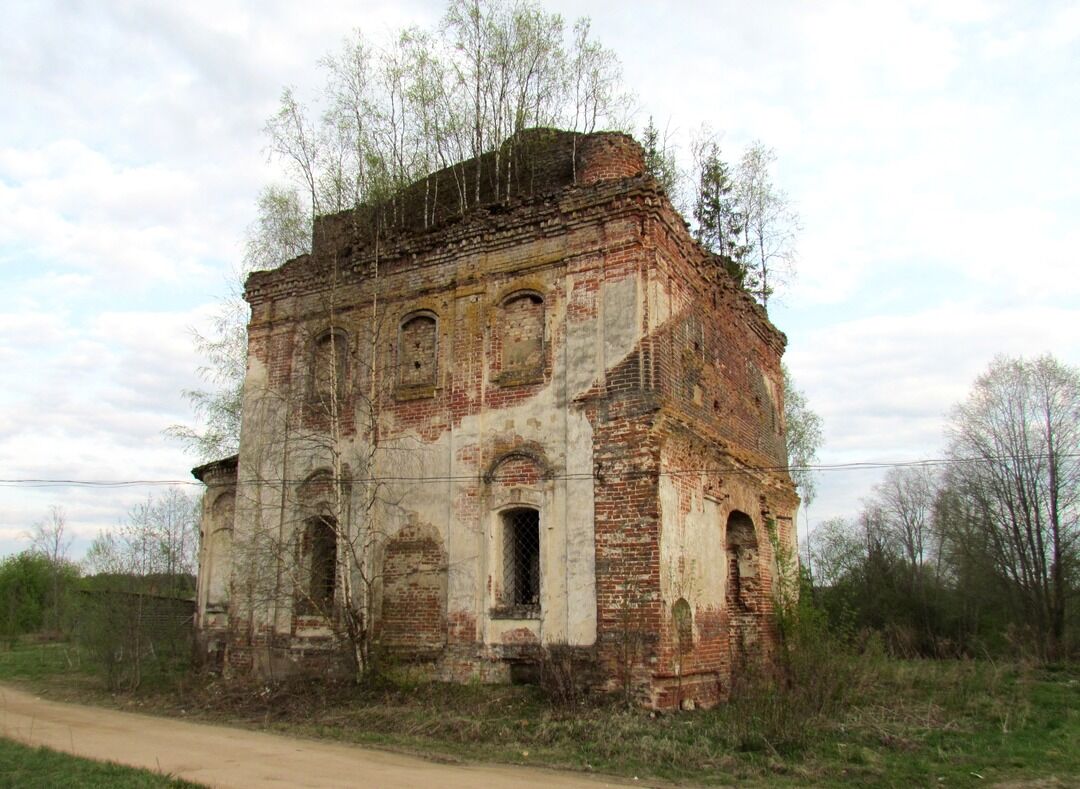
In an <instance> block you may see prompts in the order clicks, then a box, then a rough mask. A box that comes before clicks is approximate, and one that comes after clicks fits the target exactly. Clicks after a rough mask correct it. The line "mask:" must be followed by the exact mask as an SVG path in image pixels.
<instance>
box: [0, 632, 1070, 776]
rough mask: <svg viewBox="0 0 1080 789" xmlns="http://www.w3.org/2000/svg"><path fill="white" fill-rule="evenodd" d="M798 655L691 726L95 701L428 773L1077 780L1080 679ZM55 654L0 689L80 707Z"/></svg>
mask: <svg viewBox="0 0 1080 789" xmlns="http://www.w3.org/2000/svg"><path fill="white" fill-rule="evenodd" d="M795 644H797V645H798V648H797V649H792V650H791V652H790V653H789V661H790V662H789V663H788V665H787V667H786V669H785V671H782V672H766V671H764V670H758V671H754V672H747V673H746V674H745V675H744V676H743V677H741V678H740V681H739V682H738V683H736V687H735V689H734V693H733V696H732V699H731V702H730V703H728V704H725V705H721V706H718V707H716V708H714V709H711V710H696V711H693V712H680V713H665V714H660V713H653V712H649V711H648V710H643V709H638V708H628V707H627V706H626V705H625V704H624V703H623V701H622V698H621V695H620V694H616V697H615V698H603V697H596V696H588V697H579V698H577V700H576V701H574V702H572V703H570V704H555V703H553V702H552V701H551V700H549V698H548V696H546V695H545V692H544V690H543V689H541V688H538V687H532V686H489V685H454V684H443V683H438V682H431V681H428V680H425V679H423V678H422V676H421V675H420V674H419V673H417V672H416V671H413V670H411V669H410V668H409V667H408V666H399V667H394V668H393V669H392V670H388V671H384V672H383V673H382V675H381V676H380V677H379V678H378V679H376V680H373V681H371V682H368V683H365V684H362V685H356V684H355V683H353V682H351V681H349V680H348V679H334V678H332V677H316V678H301V677H293V678H289V679H284V680H279V681H276V682H270V683H267V682H260V681H256V680H253V679H252V680H242V679H239V678H232V679H229V680H222V679H220V678H208V677H195V678H189V679H188V680H187V683H186V685H183V686H180V685H178V684H176V683H174V684H173V686H172V688H173V690H172V691H170V692H163V691H158V692H156V693H155V694H154V695H148V694H147V693H146V692H145V690H144V691H140V693H139V694H135V695H129V696H121V697H113V696H111V695H109V694H106V693H104V692H103V691H102V690H99V691H98V694H99V696H98V698H99V700H104V701H106V702H109V703H121V704H123V705H124V706H132V707H136V708H137V709H140V710H142V711H157V712H162V713H165V714H170V715H177V716H179V715H181V714H183V715H184V716H185V717H189V718H191V717H195V718H201V719H203V720H213V721H216V722H227V723H234V724H238V725H244V726H251V727H256V728H263V729H270V730H274V731H280V732H283V733H292V734H302V735H305V736H316V737H323V738H328V739H333V740H339V741H346V742H356V743H364V744H377V745H382V746H390V747H394V748H401V749H405V750H408V751H413V752H419V753H422V754H424V755H427V756H433V755H435V756H441V757H442V758H450V759H467V760H483V761H500V762H508V763H523V764H547V765H554V766H562V767H571V768H575V769H582V770H595V771H601V772H612V773H617V774H622V775H637V776H639V777H645V776H651V777H661V778H668V779H673V780H681V781H690V782H692V783H697V784H701V783H721V784H723V783H727V784H730V783H737V784H739V785H751V784H754V783H768V784H770V785H776V784H779V785H784V784H787V785H815V786H821V785H832V784H840V783H848V784H850V783H854V784H857V785H864V786H872V785H920V786H926V785H942V784H945V785H961V786H974V785H977V784H983V785H987V784H990V783H993V782H994V781H1008V780H1016V779H1032V778H1048V777H1051V776H1056V777H1057V779H1058V780H1060V781H1064V782H1065V783H1066V784H1067V783H1069V782H1075V781H1077V780H1078V779H1080V753H1077V751H1076V749H1075V747H1074V744H1075V742H1077V741H1080V666H1077V665H1075V664H1062V665H1058V666H1050V667H1042V666H1038V665H1035V664H1028V663H994V662H991V661H986V660H984V661H972V660H966V661H958V660H953V661H936V660H911V661H899V660H895V659H893V658H890V657H887V656H886V655H885V652H884V649H883V647H882V646H881V644H880V641H879V640H878V639H876V638H866V637H863V636H858V635H857V636H854V637H852V638H851V639H850V641H849V642H848V643H847V645H846V646H845V645H844V644H840V645H837V644H836V643H835V642H831V643H830V642H816V641H815V640H814V638H813V634H812V633H807V634H804V635H800V636H798V638H797V640H796V641H795ZM63 649H64V648H63V647H61V646H59V645H19V646H18V647H16V649H15V650H14V651H13V652H0V677H2V678H10V677H13V676H17V677H21V678H22V680H23V681H25V682H32V683H36V685H37V686H38V687H42V686H43V683H44V682H46V681H48V676H49V675H48V672H50V671H53V672H56V673H55V675H54V679H53V681H52V682H51V684H49V685H48V687H49V688H50V695H52V696H54V697H55V696H56V695H58V692H57V689H58V688H59V687H60V682H59V681H58V678H61V677H62V678H63V680H62V681H63V683H64V686H66V685H67V684H68V683H70V682H71V681H72V680H78V681H80V682H81V683H82V684H81V687H83V688H84V689H85V688H86V687H88V686H89V685H90V683H91V682H92V681H95V680H93V678H92V677H91V678H90V679H82V680H79V677H80V676H81V675H79V674H72V673H71V672H73V671H75V669H73V668H71V663H70V661H68V660H67V659H66V658H65V657H64V653H63ZM42 650H44V651H42ZM84 668H85V664H84ZM96 681H97V682H98V685H97V687H98V688H101V687H102V686H101V684H100V680H96ZM80 698H81V699H82V700H85V698H86V697H85V695H82V696H80ZM975 775H979V776H982V779H979V778H976V777H975ZM939 779H942V780H939Z"/></svg>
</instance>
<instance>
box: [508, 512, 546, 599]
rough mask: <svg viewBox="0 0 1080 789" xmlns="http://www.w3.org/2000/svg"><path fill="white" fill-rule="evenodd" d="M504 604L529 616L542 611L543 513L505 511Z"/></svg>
mask: <svg viewBox="0 0 1080 789" xmlns="http://www.w3.org/2000/svg"><path fill="white" fill-rule="evenodd" d="M502 526H503V600H502V602H503V605H504V606H506V607H508V608H513V609H520V613H521V614H522V615H525V616H530V615H531V616H535V615H537V614H539V613H540V513H539V512H537V511H536V510H534V509H527V508H521V509H513V510H508V511H507V512H504V513H503V516H502Z"/></svg>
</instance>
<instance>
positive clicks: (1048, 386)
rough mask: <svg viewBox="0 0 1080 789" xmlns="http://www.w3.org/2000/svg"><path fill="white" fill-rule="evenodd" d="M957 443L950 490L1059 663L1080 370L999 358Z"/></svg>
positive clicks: (960, 426) (1072, 553)
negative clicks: (969, 506)
mask: <svg viewBox="0 0 1080 789" xmlns="http://www.w3.org/2000/svg"><path fill="white" fill-rule="evenodd" d="M949 438H950V444H949V455H950V457H951V458H952V459H953V460H954V461H955V462H954V464H953V465H952V467H951V468H950V472H949V484H950V487H951V488H952V489H954V490H956V491H958V492H959V493H960V494H961V495H963V496H964V497H966V498H967V499H969V500H970V501H971V502H972V503H973V504H974V507H975V515H976V517H975V518H974V520H973V521H972V522H973V523H975V524H977V525H978V526H979V527H980V528H981V530H982V531H983V534H984V536H985V540H986V542H985V544H986V548H987V550H988V551H989V557H988V558H989V559H990V560H991V561H992V563H993V564H994V566H995V567H996V569H997V572H998V573H999V574H1000V575H1001V577H1002V578H1004V579H1006V580H1007V583H1008V584H1009V586H1010V587H1011V589H1012V590H1013V592H1014V594H1015V599H1016V600H1017V601H1018V603H1019V605H1020V607H1021V610H1022V612H1023V615H1024V616H1025V618H1026V619H1027V621H1028V622H1029V623H1030V625H1031V626H1032V627H1033V628H1034V629H1035V631H1036V633H1037V635H1038V636H1039V639H1040V641H1041V646H1042V648H1043V650H1044V653H1045V655H1046V656H1047V657H1049V658H1054V657H1056V656H1057V654H1058V652H1059V648H1060V646H1061V644H1062V641H1063V639H1064V637H1065V626H1066V621H1067V618H1066V604H1067V600H1068V599H1069V596H1070V592H1071V590H1070V589H1069V588H1068V587H1069V579H1070V576H1071V574H1072V573H1071V569H1072V568H1074V567H1075V566H1076V562H1077V559H1078V556H1077V550H1078V539H1080V526H1078V521H1080V371H1078V370H1077V369H1076V368H1074V367H1070V366H1068V365H1064V364H1062V363H1061V362H1059V361H1057V360H1056V359H1054V358H1053V357H1051V356H1043V357H1040V358H1037V359H1033V360H1027V359H1023V358H1007V357H998V358H997V359H995V360H994V361H993V363H991V365H990V368H989V369H988V370H987V372H986V373H984V374H983V375H982V376H980V377H979V378H978V379H977V380H976V382H975V386H974V388H973V389H972V392H971V394H970V395H969V397H968V399H967V400H966V401H965V402H964V403H962V404H960V405H959V406H957V408H956V409H955V411H954V412H953V416H952V424H951V426H950V429H949Z"/></svg>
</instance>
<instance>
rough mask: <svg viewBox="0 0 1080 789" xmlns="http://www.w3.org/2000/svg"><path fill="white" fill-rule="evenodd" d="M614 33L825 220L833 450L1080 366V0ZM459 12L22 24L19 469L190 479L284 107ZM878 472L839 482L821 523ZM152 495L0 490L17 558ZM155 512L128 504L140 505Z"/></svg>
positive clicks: (912, 8)
mask: <svg viewBox="0 0 1080 789" xmlns="http://www.w3.org/2000/svg"><path fill="white" fill-rule="evenodd" d="M545 4H546V5H547V6H548V7H549V8H552V9H554V10H559V11H561V12H562V13H563V14H564V16H566V17H567V18H568V19H569V18H574V17H576V16H578V15H581V14H587V15H590V16H591V17H592V18H593V23H594V24H593V29H594V31H595V33H596V34H597V36H598V38H599V39H600V40H601V41H603V42H604V43H605V44H607V45H608V46H611V47H614V48H615V49H617V51H618V52H619V54H620V56H621V57H622V59H623V61H624V63H625V66H626V72H627V75H628V78H629V81H630V83H631V85H632V87H634V88H635V89H636V90H637V92H638V94H639V96H640V99H641V107H642V113H641V117H640V118H639V121H640V122H641V123H642V124H643V123H644V121H645V118H646V116H647V115H649V114H652V115H654V116H655V117H656V120H657V123H658V124H659V125H660V126H661V127H664V126H665V125H667V124H668V122H669V120H670V122H671V126H672V128H673V130H674V131H676V133H677V136H678V137H679V138H680V140H681V141H683V143H684V146H685V138H686V137H687V136H688V134H689V133H690V132H691V130H693V129H695V128H697V126H698V124H699V123H700V122H702V121H709V122H711V123H712V125H713V126H714V128H716V129H717V130H719V131H723V132H725V137H724V144H725V151H726V153H727V154H728V155H729V156H730V157H732V158H734V157H736V156H737V154H738V152H739V150H740V149H741V147H742V146H744V145H746V144H747V143H748V142H749V141H751V140H753V139H755V138H761V139H763V140H764V141H765V142H766V143H768V144H770V145H772V146H775V147H776V148H777V151H778V154H779V162H778V171H777V180H778V182H779V183H780V184H781V185H783V186H784V187H785V188H786V189H787V190H788V192H789V193H790V194H791V195H792V197H793V198H794V199H795V200H796V202H797V204H798V208H799V210H800V212H801V214H802V217H803V224H804V227H805V230H804V233H803V236H802V239H801V242H800V262H799V268H800V270H801V275H800V277H799V279H798V280H797V281H796V283H795V285H794V287H793V289H792V290H791V291H790V292H789V294H788V297H787V303H786V305H784V306H783V307H782V308H781V307H778V308H777V309H775V310H774V311H773V312H774V315H775V316H776V319H777V321H778V323H779V324H780V327H781V328H782V329H785V330H787V331H788V332H789V335H790V338H791V350H790V354H789V363H790V364H791V366H792V368H793V370H794V372H795V375H796V379H797V380H798V381H799V382H800V384H801V385H802V386H803V387H804V388H805V389H806V390H807V391H808V394H809V395H810V398H811V403H812V404H813V405H814V407H815V408H817V409H818V410H819V411H821V412H822V413H823V415H824V416H825V417H826V428H827V431H828V432H827V435H828V439H829V443H828V445H827V447H826V453H827V454H826V456H827V458H830V459H834V460H841V459H842V460H852V459H856V460H865V459H894V458H896V457H898V456H901V457H919V456H926V455H928V454H933V453H934V452H935V451H937V450H938V449H939V448H940V446H941V427H942V425H943V423H944V414H945V412H946V411H947V409H948V408H949V406H950V405H951V404H952V403H954V402H955V401H956V400H958V399H959V398H960V397H962V396H963V395H964V394H965V393H966V391H967V389H968V386H969V385H970V382H971V380H972V378H973V377H974V375H976V374H977V373H978V372H980V371H981V370H982V369H983V368H984V367H985V365H986V363H987V362H988V361H989V360H990V358H991V357H992V356H993V355H994V353H997V352H1001V351H1003V352H1010V353H1018V352H1026V353H1031V352H1040V351H1044V350H1050V351H1052V352H1055V353H1057V354H1058V355H1059V356H1060V357H1061V358H1063V359H1064V360H1065V361H1069V362H1072V363H1076V362H1077V361H1078V360H1080V340H1078V338H1077V334H1076V332H1077V329H1076V328H1074V327H1076V326H1077V325H1080V320H1078V318H1080V315H1078V314H1077V310H1076V309H1075V308H1074V307H1073V305H1074V304H1075V303H1076V302H1077V300H1078V297H1080V279H1078V278H1077V277H1075V275H1074V269H1075V262H1076V253H1075V250H1076V249H1080V228H1078V227H1077V225H1076V222H1075V217H1076V216H1077V215H1078V213H1080V147H1077V146H1076V145H1075V140H1076V139H1077V138H1080V114H1078V112H1077V107H1080V72H1078V71H1077V66H1076V64H1077V63H1078V62H1080V58H1078V57H1077V54H1078V53H1077V49H1076V47H1077V41H1078V40H1080V11H1078V9H1077V7H1076V4H1075V3H1068V2H1061V3H1039V4H1022V3H1019V2H981V1H980V0H957V1H956V2H949V3H939V2H932V0H916V1H914V2H873V3H853V2H825V3H814V4H801V5H800V4H784V3H762V4H757V5H754V6H747V4H745V3H739V2H735V0H727V1H726V2H708V3H704V2H699V3H695V2H685V3H678V4H631V5H629V6H628V5H627V4H626V3H625V2H619V3H616V2H612V0H580V2H573V3H571V2H569V0H549V1H548V2H547V3H545ZM444 8H445V4H444V3H443V2H442V1H441V0H413V1H411V2H400V3H394V4H381V5H378V4H377V5H376V6H373V7H365V8H363V9H362V13H361V11H358V9H357V7H356V6H355V4H353V3H348V2H346V1H345V0H332V1H329V0H328V1H325V2H314V3H309V4H296V3H293V2H286V0H269V1H268V2H266V3H261V4H259V5H258V6H256V5H253V4H251V3H250V2H245V1H244V0H219V1H218V2H208V1H207V2H192V3H181V4H175V3H174V4H161V3H150V2H134V3H121V4H115V3H114V4H109V3H98V4H81V5H80V4H75V5H72V4H70V3H64V2H59V1H55V2H51V1H50V0H15V2H14V3H9V4H8V6H5V23H6V24H5V25H4V26H3V27H0V52H3V53H4V56H3V57H2V58H0V84H3V85H4V86H5V91H6V92H7V95H6V98H7V101H6V103H5V117H4V124H3V125H2V126H0V213H2V214H3V216H4V221H3V222H0V277H2V278H3V281H2V284H3V286H4V290H3V297H2V300H0V369H4V370H5V371H6V374H5V376H4V378H3V385H2V386H0V436H2V437H3V440H2V441H0V467H4V468H5V469H11V473H12V474H16V473H18V474H22V475H35V476H60V475H63V476H84V477H89V478H98V477H101V476H109V477H113V478H115V477H126V476H140V477H163V478H172V477H174V476H176V475H177V474H181V475H183V474H184V473H186V468H187V466H188V465H189V462H188V460H187V459H186V458H184V456H183V455H182V454H181V453H180V452H179V450H178V449H177V448H175V447H173V446H170V445H169V444H168V443H167V442H165V441H164V439H162V438H161V435H160V430H161V428H162V427H164V426H165V425H167V424H169V423H170V422H175V421H181V420H183V419H184V418H185V417H186V407H185V405H184V404H183V402H182V401H181V400H180V398H179V391H180V389H182V388H183V387H185V386H191V385H192V384H194V383H195V380H194V376H193V370H194V368H195V367H196V365H197V364H198V361H197V360H196V359H195V357H194V355H193V352H192V350H191V347H190V343H189V338H188V335H187V333H186V330H185V329H186V327H187V326H188V325H189V324H190V323H195V322H200V321H201V320H203V317H204V316H205V308H204V307H202V306H201V305H203V304H204V303H206V302H208V301H210V300H212V299H213V298H214V296H215V294H218V293H221V292H222V291H223V290H224V284H223V273H224V271H225V270H226V269H227V268H228V266H229V265H230V264H231V263H234V262H235V261H236V260H237V258H238V256H239V255H238V253H239V249H240V243H239V242H240V239H241V237H242V233H243V231H244V228H245V226H246V224H247V223H248V222H249V221H250V219H251V217H252V215H253V204H254V199H255V196H256V193H257V191H258V189H259V187H260V185H261V184H262V183H263V182H265V181H266V180H267V177H268V174H269V173H271V172H272V168H271V167H268V166H267V164H266V162H265V156H264V154H263V151H262V149H263V145H264V141H263V140H262V138H261V127H262V125H263V122H264V119H265V118H266V116H267V115H268V114H269V113H270V112H272V110H273V109H274V106H275V104H276V101H277V98H278V95H279V92H280V89H281V87H282V86H283V85H285V84H291V85H295V86H296V87H297V88H298V91H299V93H300V95H311V94H312V93H313V92H314V90H315V89H316V88H317V86H318V85H319V84H320V82H321V79H322V75H321V73H320V72H319V70H318V68H317V67H316V65H315V64H316V60H317V59H318V58H319V57H320V56H321V55H323V54H324V53H326V52H327V51H328V50H330V49H332V48H335V47H337V46H338V45H339V43H340V41H341V39H342V37H343V36H344V35H346V34H347V33H348V31H349V30H350V28H352V27H353V26H355V25H361V26H362V27H363V28H364V29H365V32H367V33H368V34H369V35H371V36H372V37H375V38H377V37H379V36H380V35H383V34H384V33H386V32H388V31H390V30H391V29H393V28H396V27H399V26H401V25H404V24H411V23H418V24H422V25H431V24H433V23H434V22H436V21H437V20H438V19H439V18H440V17H441V15H442V13H443V11H444ZM872 481H873V479H872V478H870V477H868V476H867V475H866V474H865V473H863V474H861V475H860V474H853V475H833V476H831V477H829V479H828V480H823V485H822V494H821V496H820V501H819V502H818V504H816V505H815V518H816V517H818V515H819V514H820V515H821V516H825V515H826V513H827V512H832V513H833V514H843V512H844V508H845V507H847V508H849V509H850V508H851V507H854V506H857V500H858V497H859V496H861V495H864V494H865V493H866V492H867V491H868V490H869V485H870V484H871V483H872ZM144 493H145V491H137V492H130V491H129V492H117V491H112V492H108V493H102V492H101V491H93V490H91V491H87V490H82V489H74V490H63V491H59V490H35V491H20V490H12V489H4V490H0V553H3V552H4V551H5V550H6V549H7V545H8V544H10V543H9V542H5V541H10V540H11V539H13V536H12V530H13V529H14V530H21V529H23V528H25V527H26V525H27V524H28V523H29V522H31V521H32V520H33V519H35V518H37V517H40V515H41V514H42V513H43V512H44V511H45V510H46V509H47V507H48V505H49V504H51V503H56V502H57V500H60V501H63V502H67V503H68V505H69V516H70V517H71V518H72V519H73V521H74V522H75V523H78V524H80V528H81V529H83V531H84V532H85V533H90V532H92V531H93V530H94V529H96V528H98V527H101V526H106V525H108V524H110V523H112V522H115V520H116V519H117V518H118V517H120V516H121V515H122V513H123V511H124V510H125V509H126V507H127V506H130V504H131V503H133V501H134V500H137V499H138V498H139V497H141V496H142V495H143V494H144ZM132 497H134V499H132Z"/></svg>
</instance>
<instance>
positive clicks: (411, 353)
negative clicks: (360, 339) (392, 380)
mask: <svg viewBox="0 0 1080 789" xmlns="http://www.w3.org/2000/svg"><path fill="white" fill-rule="evenodd" d="M397 366H398V371H397V379H398V385H399V386H400V387H403V388H405V389H409V390H420V389H425V388H426V389H429V390H434V387H435V385H436V383H437V381H438V372H439V321H438V317H437V316H436V315H435V313H433V312H431V311H430V310H420V311H418V312H413V313H410V314H409V315H406V316H405V318H404V319H403V320H402V321H401V325H400V327H399V328H398V353H397Z"/></svg>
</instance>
